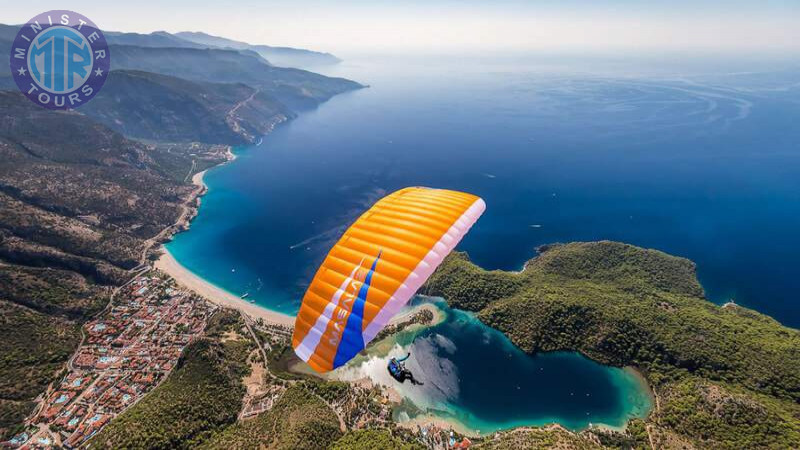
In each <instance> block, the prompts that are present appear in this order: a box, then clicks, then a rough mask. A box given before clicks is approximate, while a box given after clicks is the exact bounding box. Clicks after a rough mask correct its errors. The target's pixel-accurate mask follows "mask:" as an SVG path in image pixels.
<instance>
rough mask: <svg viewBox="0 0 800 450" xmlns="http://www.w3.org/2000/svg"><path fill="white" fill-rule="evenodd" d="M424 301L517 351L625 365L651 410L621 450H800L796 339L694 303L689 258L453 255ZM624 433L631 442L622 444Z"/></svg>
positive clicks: (695, 286)
mask: <svg viewBox="0 0 800 450" xmlns="http://www.w3.org/2000/svg"><path fill="white" fill-rule="evenodd" d="M426 292H427V293H429V294H431V295H437V296H442V297H444V298H445V299H447V301H448V303H450V304H451V305H452V306H453V307H456V308H462V309H466V310H470V311H474V312H476V313H477V316H478V318H479V319H480V320H481V321H483V322H484V323H486V324H487V325H489V326H492V327H494V328H497V329H499V330H501V331H502V332H503V333H505V334H506V335H507V336H508V337H509V338H510V339H511V340H512V341H513V342H514V344H516V345H517V346H519V347H520V348H521V349H523V350H524V351H526V352H528V353H531V354H535V353H538V352H549V351H577V352H580V353H582V354H584V355H586V356H588V357H589V358H592V359H594V360H596V361H599V362H602V363H605V364H611V365H616V366H628V365H630V366H634V367H636V368H638V369H639V370H641V371H642V372H643V373H644V375H645V376H646V378H647V380H648V382H649V383H650V385H651V386H652V388H653V390H654V393H655V396H656V402H655V405H656V406H655V409H654V410H653V411H652V413H651V414H650V416H649V417H648V418H647V420H646V421H644V423H632V424H631V426H630V427H629V428H630V436H633V437H632V438H631V439H634V440H636V439H638V440H639V441H638V443H637V442H634V443H633V444H631V443H630V442H629V443H628V444H630V445H633V446H642V447H647V446H649V445H650V444H649V443H648V442H647V440H649V441H650V442H651V443H653V444H654V445H655V446H656V448H690V447H695V448H713V449H741V448H798V447H800V403H799V402H800V352H799V351H798V349H800V332H798V330H795V329H791V328H787V327H784V326H782V325H780V324H779V323H778V322H777V321H775V320H773V319H771V318H770V317H768V316H765V315H763V314H759V313H757V312H755V311H752V310H749V309H747V308H743V307H741V306H735V305H726V306H725V307H720V306H717V305H715V304H713V303H711V302H709V301H707V300H706V299H705V298H704V297H703V290H702V288H701V287H700V284H699V283H698V281H697V278H696V276H695V266H694V264H693V263H692V262H691V261H688V260H686V259H683V258H677V257H673V256H669V255H667V254H664V253H662V252H658V251H654V250H645V249H641V248H637V247H633V246H630V245H625V244H620V243H615V242H593V243H573V244H567V245H554V246H547V247H544V248H542V249H541V255H540V256H539V257H537V258H535V259H532V260H531V261H529V262H528V264H527V265H526V267H525V270H524V271H523V272H521V273H511V272H503V271H485V270H483V269H481V268H479V267H477V266H475V265H474V264H472V263H471V262H470V261H469V259H468V257H467V256H466V254H463V253H454V254H452V255H450V256H449V257H448V258H446V259H445V261H444V263H443V264H442V265H441V266H440V267H439V269H438V270H437V271H436V272H435V273H434V275H433V276H432V277H431V278H430V280H429V281H428V283H427V285H426ZM630 436H629V437H630Z"/></svg>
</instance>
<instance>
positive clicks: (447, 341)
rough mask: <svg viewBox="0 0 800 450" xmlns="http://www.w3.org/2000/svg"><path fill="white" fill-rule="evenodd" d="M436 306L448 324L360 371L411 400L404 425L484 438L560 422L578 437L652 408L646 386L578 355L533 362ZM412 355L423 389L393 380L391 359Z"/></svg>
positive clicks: (402, 343) (408, 335) (380, 354)
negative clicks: (422, 423) (427, 422)
mask: <svg viewBox="0 0 800 450" xmlns="http://www.w3.org/2000/svg"><path fill="white" fill-rule="evenodd" d="M423 301H425V300H423ZM435 304H436V305H438V307H439V308H441V310H442V311H443V313H444V316H445V318H444V320H443V321H442V322H441V323H439V324H437V325H435V326H432V327H428V328H424V329H422V330H411V331H408V332H401V333H400V334H399V335H398V336H397V337H394V338H389V339H390V340H394V341H395V346H393V347H390V348H389V349H388V351H386V349H384V348H379V349H378V350H377V351H376V355H374V356H370V357H368V359H366V361H360V360H355V361H354V363H353V364H352V365H353V366H356V367H357V368H359V370H356V372H355V373H356V374H358V375H359V376H363V375H365V374H366V375H367V376H370V377H371V378H373V379H374V381H376V382H378V383H386V384H388V385H390V386H392V387H393V388H395V389H396V390H397V391H398V392H399V393H400V394H401V395H403V396H404V397H405V398H407V399H408V402H407V403H405V404H404V405H402V406H401V407H400V408H397V409H396V410H395V418H396V419H397V420H401V421H402V420H404V419H406V418H409V419H410V418H413V417H416V416H419V415H422V416H426V415H434V416H437V417H445V418H448V419H451V420H452V421H455V422H456V423H458V424H460V425H461V426H463V427H464V428H466V429H468V430H470V431H475V430H477V431H479V432H480V433H481V434H486V433H492V432H495V431H498V430H502V429H507V428H513V427H517V426H526V425H527V426H531V425H535V426H541V425H547V424H550V423H554V422H558V423H560V424H562V425H563V426H565V427H567V428H571V429H582V428H586V427H587V426H589V425H590V424H594V425H597V424H603V425H606V426H611V427H624V426H625V424H626V423H627V421H628V420H629V419H630V418H632V417H644V416H645V415H646V414H647V412H648V411H649V410H650V408H651V406H652V399H651V397H650V393H649V392H648V390H647V387H646V386H645V385H644V382H643V380H641V379H639V378H637V376H635V375H634V374H633V373H631V372H628V371H626V370H623V369H618V368H609V367H606V366H603V365H600V364H597V363H595V362H592V361H590V360H588V359H586V358H582V357H580V356H578V355H576V354H574V353H547V354H542V355H536V356H530V355H528V354H526V353H524V352H523V351H521V350H520V349H518V348H517V347H515V346H514V345H513V344H512V343H511V341H509V340H508V338H506V336H505V335H503V333H501V332H499V331H497V330H494V329H492V328H489V327H487V326H486V325H484V324H483V323H481V322H480V321H479V320H477V319H475V318H474V317H473V316H472V315H471V314H469V313H466V312H463V311H459V310H451V309H449V308H447V306H446V304H444V302H443V301H437V302H435ZM378 347H383V346H380V345H379V346H378ZM371 352H372V351H371ZM405 352H410V353H411V358H410V359H409V360H408V361H407V362H406V367H408V368H409V369H410V370H412V371H413V373H414V376H415V377H416V378H418V379H419V380H421V381H423V382H424V383H425V384H424V385H423V386H410V385H398V384H397V383H396V382H394V381H393V380H391V379H389V378H388V375H387V374H386V367H385V366H386V355H385V354H384V353H386V354H391V355H392V356H395V355H402V354H405ZM345 370H347V369H345ZM354 378H355V377H354Z"/></svg>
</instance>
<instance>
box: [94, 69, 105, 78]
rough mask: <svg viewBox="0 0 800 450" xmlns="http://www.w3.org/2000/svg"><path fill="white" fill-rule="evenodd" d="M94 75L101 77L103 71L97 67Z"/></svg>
mask: <svg viewBox="0 0 800 450" xmlns="http://www.w3.org/2000/svg"><path fill="white" fill-rule="evenodd" d="M94 74H95V75H97V76H98V77H101V76H103V69H101V68H99V67H98V68H97V70H95V71H94Z"/></svg>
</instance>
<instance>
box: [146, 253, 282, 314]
mask: <svg viewBox="0 0 800 450" xmlns="http://www.w3.org/2000/svg"><path fill="white" fill-rule="evenodd" d="M161 251H162V252H163V253H162V254H161V256H160V257H159V258H158V260H157V261H156V263H155V264H154V267H155V268H156V269H158V270H161V271H162V272H164V273H166V274H167V275H169V276H171V277H172V278H174V279H175V281H176V282H177V283H178V284H179V285H182V286H184V287H186V288H188V289H191V290H192V291H194V292H195V293H197V294H198V295H200V296H201V297H203V298H205V299H207V300H208V301H210V302H212V303H215V304H217V305H220V306H223V307H228V308H234V309H237V310H239V311H241V312H243V313H245V314H247V315H249V316H251V317H252V318H254V319H263V320H264V322H267V323H270V324H273V325H281V326H286V327H293V326H294V316H290V315H288V314H283V313H280V312H277V311H272V310H271V309H267V308H264V307H262V306H258V305H257V304H255V303H250V302H248V301H247V300H244V299H241V298H239V297H237V296H236V295H234V294H231V293H230V292H228V291H226V290H225V289H222V288H220V287H218V286H215V285H213V284H212V283H210V282H208V281H206V280H205V279H203V278H201V277H200V276H198V275H196V274H195V273H194V272H192V271H191V270H189V269H187V268H186V267H184V266H182V265H181V264H180V263H179V262H178V260H176V259H175V257H174V256H172V253H170V252H169V250H167V249H166V247H164V246H163V245H162V246H161Z"/></svg>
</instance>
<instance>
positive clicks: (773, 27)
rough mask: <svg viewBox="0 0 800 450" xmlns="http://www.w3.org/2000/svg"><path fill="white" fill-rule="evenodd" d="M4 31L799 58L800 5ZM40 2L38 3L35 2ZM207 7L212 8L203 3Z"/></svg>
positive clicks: (553, 4) (302, 3) (683, 3)
mask: <svg viewBox="0 0 800 450" xmlns="http://www.w3.org/2000/svg"><path fill="white" fill-rule="evenodd" d="M5 3H6V5H4V6H3V8H2V20H0V21H2V22H3V23H21V22H24V21H26V20H28V19H29V18H31V17H32V16H34V15H36V14H38V13H40V12H43V11H45V10H48V9H71V10H75V11H79V12H81V13H83V14H85V15H87V16H88V17H89V18H91V19H92V20H94V21H95V22H96V23H97V24H98V25H99V26H100V28H101V29H106V30H119V31H137V32H150V31H155V30H167V31H173V32H174V31H184V30H191V31H197V30H202V31H206V32H209V33H212V34H219V35H224V36H226V37H230V38H234V39H240V40H245V41H249V42H251V43H263V44H269V45H287V46H296V47H308V48H313V49H318V50H327V51H334V52H340V53H341V52H371V51H391V52H402V51H404V50H413V51H415V52H430V53H444V52H463V51H465V50H471V51H493V50H498V49H499V50H507V51H524V50H554V51H576V50H577V51H583V50H585V51H625V50H636V51H665V50H670V51H676V50H677V51H686V50H692V51H703V52H705V51H714V52H718V51H731V52H754V51H755V52H759V51H770V52H773V51H779V52H782V51H787V50H791V51H793V52H797V51H800V0H751V1H742V0H694V1H690V0H672V1H666V0H665V1H660V2H655V1H651V0H528V1H523V0H493V1H490V0H482V1H479V0H462V1H451V0H406V1H403V0H369V1H368V0H338V1H321V0H288V1H269V0H266V1H265V0H261V1H258V0H217V1H203V0H134V1H114V0H106V1H103V2H100V1H88V0H58V1H56V0H39V1H37V2H19V1H13V2H12V1H6V2H5ZM34 5H35V6H34ZM199 5H207V6H199Z"/></svg>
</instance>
